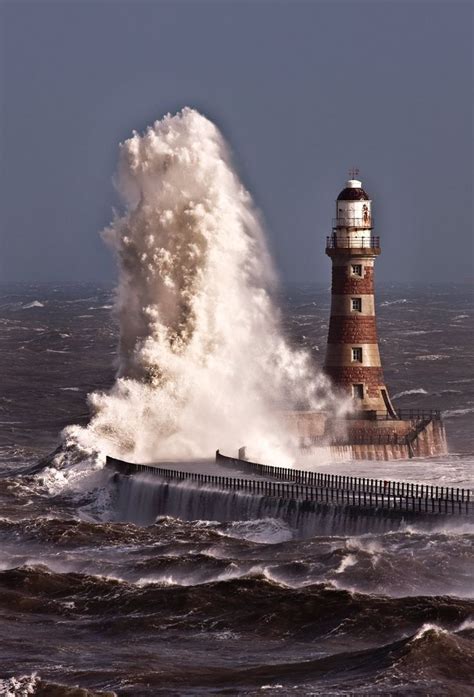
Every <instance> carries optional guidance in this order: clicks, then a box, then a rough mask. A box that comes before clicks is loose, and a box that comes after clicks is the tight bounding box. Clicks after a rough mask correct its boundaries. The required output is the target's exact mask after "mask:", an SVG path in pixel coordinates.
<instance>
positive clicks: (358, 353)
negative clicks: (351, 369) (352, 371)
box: [352, 346, 362, 363]
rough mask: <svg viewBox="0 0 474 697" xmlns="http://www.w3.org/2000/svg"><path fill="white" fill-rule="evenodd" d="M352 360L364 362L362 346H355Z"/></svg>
mask: <svg viewBox="0 0 474 697" xmlns="http://www.w3.org/2000/svg"><path fill="white" fill-rule="evenodd" d="M352 360H353V362H354V363H362V348H361V347H360V346H354V347H353V349H352Z"/></svg>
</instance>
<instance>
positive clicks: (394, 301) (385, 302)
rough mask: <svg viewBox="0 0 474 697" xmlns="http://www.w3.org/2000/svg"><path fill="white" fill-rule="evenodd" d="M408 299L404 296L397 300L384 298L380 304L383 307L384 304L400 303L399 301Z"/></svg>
mask: <svg viewBox="0 0 474 697" xmlns="http://www.w3.org/2000/svg"><path fill="white" fill-rule="evenodd" d="M407 302H408V300H407V299H406V298H400V299H399V300H385V301H384V302H383V303H380V305H381V306H382V307H383V306H384V305H400V304H401V303H407Z"/></svg>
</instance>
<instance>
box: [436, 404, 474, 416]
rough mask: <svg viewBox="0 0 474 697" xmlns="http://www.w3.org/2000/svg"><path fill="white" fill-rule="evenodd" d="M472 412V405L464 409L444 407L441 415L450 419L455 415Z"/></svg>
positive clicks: (473, 408) (473, 410)
mask: <svg viewBox="0 0 474 697" xmlns="http://www.w3.org/2000/svg"><path fill="white" fill-rule="evenodd" d="M472 412H474V407H466V408H465V409H446V411H443V416H444V418H445V419H452V418H454V417H455V416H464V415H465V414H471V413H472Z"/></svg>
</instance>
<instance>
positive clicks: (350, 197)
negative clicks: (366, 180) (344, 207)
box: [337, 179, 370, 201]
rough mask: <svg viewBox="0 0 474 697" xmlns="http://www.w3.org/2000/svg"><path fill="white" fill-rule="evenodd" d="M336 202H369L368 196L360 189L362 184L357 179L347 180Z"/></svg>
mask: <svg viewBox="0 0 474 697" xmlns="http://www.w3.org/2000/svg"><path fill="white" fill-rule="evenodd" d="M337 200H338V201H369V200H370V199H369V195H368V194H367V192H365V191H364V189H363V188H362V182H361V181H359V180H358V179H349V180H348V181H347V182H346V186H345V188H344V189H343V190H342V191H341V193H340V194H339V196H338V197H337Z"/></svg>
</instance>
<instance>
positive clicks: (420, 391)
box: [393, 387, 429, 399]
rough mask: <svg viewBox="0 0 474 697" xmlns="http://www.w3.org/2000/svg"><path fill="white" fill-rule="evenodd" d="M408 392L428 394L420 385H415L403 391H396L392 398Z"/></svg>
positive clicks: (402, 395) (405, 394) (403, 395)
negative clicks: (415, 386) (414, 387)
mask: <svg viewBox="0 0 474 697" xmlns="http://www.w3.org/2000/svg"><path fill="white" fill-rule="evenodd" d="M409 394H429V392H427V391H426V390H424V389H423V388H422V387H417V388H416V389H414V390H403V392H397V394H394V395H393V399H398V397H406V396H407V395H409Z"/></svg>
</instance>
